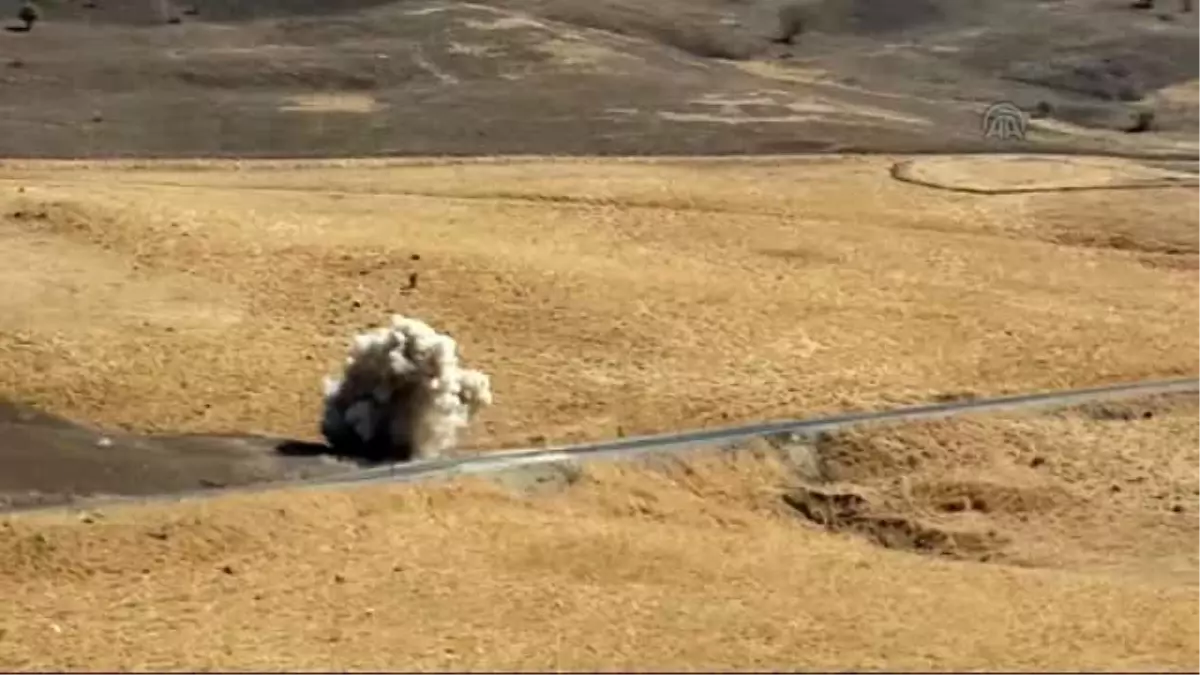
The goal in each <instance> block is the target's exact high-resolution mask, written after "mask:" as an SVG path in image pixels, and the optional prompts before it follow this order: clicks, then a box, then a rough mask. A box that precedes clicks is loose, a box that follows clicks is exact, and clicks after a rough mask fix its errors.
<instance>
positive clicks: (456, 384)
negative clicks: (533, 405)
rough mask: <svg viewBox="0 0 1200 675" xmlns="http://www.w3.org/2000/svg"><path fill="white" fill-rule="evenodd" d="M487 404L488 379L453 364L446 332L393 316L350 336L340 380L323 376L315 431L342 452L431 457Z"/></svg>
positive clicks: (455, 349)
mask: <svg viewBox="0 0 1200 675" xmlns="http://www.w3.org/2000/svg"><path fill="white" fill-rule="evenodd" d="M491 403H492V392H491V381H490V380H489V378H488V376H487V375H485V374H484V373H482V372H479V371H477V370H470V369H466V368H462V367H460V365H459V362H458V344H457V343H456V342H455V341H454V339H453V338H451V337H450V336H448V335H443V334H441V333H438V332H437V331H436V330H434V329H433V328H431V327H430V326H429V325H428V324H426V323H425V322H423V321H420V320H418V319H414V318H410V317H404V316H400V315H394V316H393V317H392V325H391V327H387V328H378V329H375V330H372V331H369V332H367V333H363V334H361V335H358V336H356V337H355V338H354V342H353V343H352V345H351V347H350V355H349V357H348V358H347V359H346V366H345V369H344V371H343V373H342V377H341V379H336V378H331V377H327V378H325V416H324V419H323V421H322V423H321V433H322V434H323V435H324V436H325V439H326V440H327V441H328V442H329V444H330V445H331V446H333V448H334V449H335V450H337V451H339V452H342V453H344V454H347V455H354V456H358V457H365V458H369V459H374V460H382V459H396V460H402V461H403V460H409V459H423V458H430V457H437V456H438V455H440V454H441V453H442V452H444V451H446V450H448V449H450V448H452V447H454V444H455V442H456V441H457V440H458V433H459V431H461V430H462V429H464V428H466V426H467V425H468V424H469V423H470V421H471V419H472V418H473V417H474V416H475V414H476V413H477V412H478V411H479V410H480V409H481V408H483V407H485V406H488V405H491Z"/></svg>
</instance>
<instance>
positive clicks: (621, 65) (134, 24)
mask: <svg viewBox="0 0 1200 675" xmlns="http://www.w3.org/2000/svg"><path fill="white" fill-rule="evenodd" d="M10 1H11V0H10ZM789 4H790V5H794V6H795V7H796V8H797V9H796V10H794V12H793V14H795V15H796V16H797V26H798V28H800V32H799V33H798V34H797V35H796V36H795V38H794V40H793V43H792V44H790V45H785V44H779V43H778V42H776V41H775V40H776V38H778V37H779V36H780V35H781V33H780V25H781V24H780V19H779V12H780V9H781V8H782V7H783V6H784V5H789ZM15 10H16V6H15V5H14V6H13V7H12V11H13V16H15V13H16V11H15ZM42 14H43V20H42V21H41V22H40V23H38V24H36V25H35V27H34V29H33V30H32V31H30V32H28V33H24V32H12V31H9V32H5V33H2V34H0V57H2V58H3V60H4V62H3V63H0V155H4V156H10V157H11V156H31V157H32V156H37V157H96V156H107V157H111V156H114V155H127V156H142V157H145V156H214V155H222V156H239V157H248V156H290V157H295V156H324V155H342V156H363V155H396V154H404V155H444V154H448V155H481V154H530V153H533V154H555V155H561V154H569V155H598V154H621V155H661V154H727V153H739V154H740V153H794V152H811V151H838V150H842V151H850V150H857V151H881V150H882V151H908V152H912V151H943V152H944V151H951V150H986V149H989V148H993V149H994V144H989V143H988V142H986V141H985V140H984V139H983V138H982V137H981V133H980V130H981V123H980V116H981V114H982V112H983V110H984V109H985V108H986V107H987V106H988V105H990V104H992V103H994V102H996V101H1001V100H1009V101H1012V102H1014V103H1016V104H1017V105H1019V106H1021V107H1022V108H1024V109H1026V110H1027V111H1029V113H1030V114H1033V115H1035V116H1037V117H1039V119H1037V120H1035V121H1034V124H1035V127H1036V129H1035V130H1034V131H1033V132H1032V133H1031V134H1030V136H1029V140H1028V142H1027V143H1025V144H1023V145H1024V146H1026V147H1025V149H1027V150H1031V151H1044V150H1078V149H1083V148H1086V149H1091V150H1106V151H1125V152H1130V151H1137V152H1143V153H1144V152H1148V151H1152V150H1153V151H1157V152H1168V153H1172V152H1173V153H1179V152H1181V151H1184V152H1190V150H1191V149H1192V148H1191V146H1192V145H1194V142H1195V128H1196V124H1197V113H1196V85H1195V83H1194V81H1195V79H1196V77H1197V62H1196V58H1195V56H1196V49H1197V24H1196V19H1195V17H1196V15H1195V14H1185V13H1181V12H1180V11H1179V8H1178V6H1177V5H1176V3H1171V4H1169V5H1168V4H1165V3H1163V2H1162V0H1160V6H1159V8H1157V9H1154V10H1148V11H1147V10H1135V9H1132V8H1130V6H1129V5H1128V3H1126V2H1123V1H1118V0H1015V1H1012V2H986V1H984V0H971V1H968V2H962V1H957V0H812V1H810V2H803V3H801V2H796V1H795V0H791V1H790V2H772V1H767V0H687V1H684V0H664V1H661V2H655V3H649V4H648V3H645V2H640V1H639V0H600V1H588V2H582V1H579V0H554V1H550V0H483V1H482V2H474V3H467V2H441V1H430V0H393V1H391V2H384V1H382V0H333V1H329V2H315V1H313V0H262V1H260V2H253V3H248V2H234V1H232V0H195V2H194V4H188V3H186V1H185V0H46V2H45V5H44V7H43V12H42ZM172 18H175V19H179V20H180V23H176V24H172V23H168V21H170V20H171V19H172ZM14 23H15V19H14ZM1140 111H1151V112H1152V113H1153V115H1154V117H1153V123H1152V126H1151V130H1152V133H1150V134H1133V135H1134V136H1138V137H1139V138H1137V140H1136V142H1135V145H1131V142H1130V139H1129V138H1127V136H1128V135H1129V134H1126V133H1125V130H1127V129H1130V128H1133V127H1134V126H1135V123H1136V121H1137V117H1138V114H1139V112H1140ZM1181 142H1182V143H1183V144H1184V145H1185V146H1187V147H1184V148H1182V150H1181V148H1180V147H1179V143H1181Z"/></svg>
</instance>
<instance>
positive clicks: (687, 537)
mask: <svg viewBox="0 0 1200 675" xmlns="http://www.w3.org/2000/svg"><path fill="white" fill-rule="evenodd" d="M1148 414H1149V415H1148ZM1196 415H1197V408H1196V401H1195V399H1194V397H1184V398H1180V399H1173V400H1166V401H1158V402H1154V401H1149V402H1139V403H1136V404H1125V405H1123V406H1111V405H1110V406H1101V407H1097V406H1091V407H1087V408H1083V409H1079V410H1074V411H1069V412H1065V413H1055V414H1042V415H1020V416H1016V415H1013V416H1006V417H978V418H965V419H961V420H956V421H943V422H933V423H923V424H917V425H910V426H905V427H898V428H894V429H889V428H880V429H874V430H863V431H858V432H854V433H852V434H849V435H845V436H840V437H836V438H833V439H828V440H827V441H825V442H822V443H821V444H818V448H817V450H818V452H819V453H820V455H821V456H822V459H823V463H824V476H823V478H821V479H820V480H818V481H816V482H812V481H810V482H807V483H803V484H802V483H800V482H799V479H798V476H797V473H796V472H795V470H794V467H792V466H790V465H789V464H788V463H786V462H784V461H783V460H782V459H781V456H780V455H777V454H771V453H770V452H768V451H767V450H766V449H765V447H759V448H757V449H756V448H750V449H747V450H746V451H744V452H742V453H736V454H733V455H728V456H724V457H722V456H713V455H707V456H704V455H702V456H700V457H695V458H692V459H689V460H688V461H686V462H680V461H657V462H654V463H649V464H647V463H639V464H605V463H595V464H591V465H588V466H587V467H585V468H583V469H582V470H580V471H578V472H575V473H570V472H568V474H567V475H569V481H567V483H569V484H561V482H560V488H561V489H557V490H554V489H551V490H545V491H530V490H528V489H524V488H528V487H529V485H528V484H523V483H522V482H521V481H519V480H516V477H514V479H513V480H511V481H510V480H505V481H502V482H499V483H483V482H477V483H469V482H459V483H454V484H448V485H436V486H426V487H395V486H393V487H368V488H365V489H364V488H359V489H355V490H340V491H325V490H322V491H307V492H282V493H271V494H259V495H254V496H238V497H230V498H224V499H220V500H212V501H202V502H183V503H181V504H177V505H172V506H142V507H112V508H106V509H104V510H103V511H102V512H99V513H95V512H93V513H89V514H86V515H82V516H81V515H79V514H65V513H63V514H43V515H27V516H20V517H13V516H8V517H6V518H4V519H2V520H0V594H2V595H3V597H4V598H5V601H6V603H7V604H6V612H5V613H4V614H3V615H2V616H0V669H5V670H17V669H21V670H29V669H37V670H58V669H64V670H90V671H97V670H120V671H125V670H158V671H163V670H180V671H181V670H192V671H193V672H194V671H196V670H199V671H202V672H203V671H209V670H226V671H228V670H242V671H244V670H253V671H274V672H280V671H298V670H306V671H318V670H320V671H328V670H374V671H386V670H391V671H396V670H402V671H409V670H420V671H427V670H464V669H465V670H471V671H497V670H504V671H522V672H533V671H542V672H545V671H550V670H568V671H570V670H573V671H589V670H596V669H599V670H602V671H617V670H623V671H629V670H633V671H642V672H646V671H667V670H672V671H674V670H682V671H701V670H713V669H715V670H741V671H745V670H757V671H768V670H784V671H789V670H797V669H799V670H818V669H820V670H842V669H846V670H858V669H887V670H893V671H896V670H936V671H955V670H959V671H961V670H987V671H1040V672H1046V671H1077V670H1081V671H1093V672H1095V671H1107V672H1122V671H1123V672H1131V671H1158V672H1165V671H1173V672H1186V671H1189V670H1190V671H1195V669H1196V668H1197V667H1198V666H1200V663H1198V661H1197V649H1198V647H1200V644H1198V642H1197V633H1196V624H1197V618H1198V611H1200V606H1198V602H1197V583H1196V569H1197V565H1198V564H1200V562H1198V560H1197V547H1198V543H1200V542H1198V540H1197V520H1196V517H1197V506H1198V504H1197V496H1196V494H1197V487H1198V486H1200V483H1198V476H1197V468H1196V467H1197V447H1198V443H1200V436H1198V428H1197V424H1196ZM913 459H916V460H919V461H916V462H914V461H912V460H913ZM804 486H807V487H804ZM798 493H802V494H800V495H799V496H800V497H801V498H807V499H810V500H811V499H812V498H813V497H814V495H821V494H824V495H835V494H858V495H862V496H863V497H864V498H865V500H864V503H862V504H859V506H858V507H856V509H857V510H855V509H851V510H844V511H841V512H840V513H839V514H838V517H839V519H838V520H836V521H830V528H829V529H830V530H833V531H828V530H826V529H823V528H822V527H820V526H818V525H816V524H814V523H813V522H811V521H810V520H807V519H804V518H801V517H799V516H798V515H797V512H796V511H793V510H791V509H790V508H788V507H787V506H786V503H785V501H784V498H785V497H786V496H789V495H790V496H793V497H796V496H797V495H798ZM956 499H961V500H962V501H963V502H964V504H965V506H964V507H963V508H962V509H957V508H953V507H952V506H951V504H952V503H953V502H954V501H955V500H956ZM791 501H793V502H795V499H792V500H791ZM863 504H865V506H864V505H863ZM851 511H854V512H851ZM842 526H845V527H842ZM914 532H915V533H917V534H916V535H915V536H912V535H913V533H914ZM905 533H908V534H909V535H910V536H909V537H907V538H906V537H905ZM864 535H865V536H864ZM880 544H882V546H881V545H880Z"/></svg>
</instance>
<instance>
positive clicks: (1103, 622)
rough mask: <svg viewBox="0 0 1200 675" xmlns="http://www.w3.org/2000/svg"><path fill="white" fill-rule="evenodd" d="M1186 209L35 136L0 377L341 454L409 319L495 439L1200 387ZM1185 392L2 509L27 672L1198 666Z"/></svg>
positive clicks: (954, 180)
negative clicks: (75, 509)
mask: <svg viewBox="0 0 1200 675" xmlns="http://www.w3.org/2000/svg"><path fill="white" fill-rule="evenodd" d="M898 161H911V162H912V164H911V165H909V171H910V172H911V173H912V175H915V176H920V177H921V178H922V180H925V181H928V182H931V183H935V184H937V185H941V186H942V188H938V187H927V186H921V185H915V184H911V183H905V182H901V181H899V180H896V179H895V178H893V177H892V175H891V170H892V167H893V165H894V164H895V163H896V162H898ZM1031 176H1035V177H1036V180H1032V179H1031V178H1030V177H1031ZM1164 178H1170V179H1172V180H1175V181H1177V182H1178V181H1184V182H1183V183H1181V184H1183V185H1185V186H1186V185H1187V182H1186V181H1187V180H1190V181H1192V184H1191V187H1178V186H1176V187H1161V188H1151V189H1130V190H1094V191H1075V192H1053V191H1048V192H1027V193H1020V194H988V195H983V194H969V193H962V192H955V191H954V189H955V188H960V189H973V190H984V191H987V190H1000V189H1013V188H1019V189H1028V188H1030V187H1034V188H1036V187H1038V186H1042V187H1045V186H1047V185H1049V186H1058V187H1076V188H1077V187H1081V186H1083V187H1086V186H1087V185H1104V186H1107V187H1113V186H1121V185H1126V184H1129V183H1144V182H1145V181H1147V180H1156V181H1157V180H1160V179H1164ZM1185 179H1186V180H1185ZM943 188H944V189H943ZM1197 207H1198V198H1197V192H1196V189H1195V187H1194V177H1191V178H1188V177H1187V176H1185V175H1182V176H1181V175H1180V174H1174V173H1171V172H1167V171H1165V170H1163V169H1151V168H1148V167H1147V166H1145V165H1142V164H1137V163H1134V162H1129V161H1117V160H1099V159H1088V158H1072V159H1061V158H1054V157H1043V158H1039V159H1036V160H1033V159H1029V158H1021V157H1008V156H993V157H938V158H921V157H915V158H914V157H894V158H887V157H833V156H827V157H813V158H803V159H797V158H790V159H787V158H758V159H751V160H715V159H713V160H707V159H689V160H682V159H679V160H671V159H664V160H656V161H621V160H614V161H601V160H563V159H549V158H547V159H529V160H520V161H515V160H493V161H479V162H450V161H446V162H439V161H410V162H385V161H375V162H370V161H361V162H352V161H345V162H339V161H326V162H312V163H303V162H276V163H260V162H246V163H234V162H229V163H222V162H176V163H158V164H156V163H136V162H126V163H119V162H97V163H61V164H56V163H46V162H5V163H4V164H3V165H0V250H2V251H4V252H5V256H6V264H5V265H2V266H0V287H2V288H3V289H4V290H5V292H4V293H3V294H2V295H0V398H7V399H11V400H14V401H18V402H21V403H27V404H31V405H33V406H35V407H36V408H38V409H41V410H43V411H45V412H47V413H53V414H58V415H62V416H65V417H67V418H69V419H72V420H79V421H83V422H88V423H91V424H95V425H100V426H108V427H114V428H116V427H120V428H123V429H126V430H130V431H135V432H170V433H178V432H212V433H220V432H228V433H238V434H245V433H255V432H259V433H264V434H272V435H275V436H292V437H297V438H313V437H315V436H316V434H317V421H318V415H319V411H320V377H321V376H322V375H324V374H326V373H330V372H333V370H334V369H335V368H336V367H337V366H338V365H339V364H340V359H341V357H342V354H343V350H344V349H345V346H346V341H347V339H348V338H349V336H350V335H352V334H353V333H354V332H357V331H358V330H360V329H362V328H366V327H368V326H371V325H376V324H378V323H379V322H381V321H383V320H385V319H386V317H387V315H388V314H389V313H392V312H399V313H404V314H409V315H414V316H417V317H420V318H422V319H424V320H427V321H429V322H430V323H431V324H433V325H434V326H436V327H438V328H439V329H443V330H447V331H449V332H450V333H451V334H452V335H453V336H454V337H455V338H456V339H457V340H458V341H459V343H460V345H461V348H462V350H463V352H464V355H465V359H466V361H467V363H468V364H469V365H471V366H472V367H477V368H480V369H482V370H484V371H486V372H488V373H490V374H491V375H492V378H493V390H494V392H495V395H496V404H495V406H494V407H493V408H491V409H489V410H487V411H486V412H485V414H484V415H483V416H482V417H481V418H480V419H479V420H478V423H477V424H476V425H475V427H474V428H473V430H472V433H471V434H470V435H469V437H468V438H467V440H466V445H467V446H468V447H469V448H475V449H480V450H486V449H489V448H496V447H504V446H513V445H520V444H536V443H541V442H563V441H571V440H582V439H595V438H608V437H613V436H617V435H619V434H634V433H641V432H651V431H666V430H674V429H679V428H685V427H695V426H705V425H715V424H727V423H732V422H735V421H743V420H761V419H769V418H781V417H797V416H807V415H813V414H817V413H821V412H834V411H838V410H843V409H850V408H853V409H861V408H866V407H876V406H885V405H896V404H901V403H915V402H927V401H931V400H935V399H944V398H947V397H961V396H969V395H988V394H999V393H1006V392H1017V391H1030V390H1040V389H1050V388H1058V387H1073V386H1086V385H1095V384H1102V383H1110V382H1117V381H1126V380H1136V379H1141V378H1153V377H1170V376H1195V375H1196V372H1197V365H1198V363H1197V354H1198V348H1200V339H1198V330H1200V322H1198V319H1197V314H1196V311H1195V308H1196V306H1197V303H1198V301H1200V297H1198V284H1197V276H1196V272H1197V260H1198V253H1200V250H1198V234H1197V231H1198V225H1200V223H1198V222H1197ZM414 275H415V276H414ZM413 279H415V280H416V284H415V287H411V286H412V284H411V281H412V280H413ZM3 412H4V411H3V410H0V413H3ZM1197 414H1198V410H1197V407H1196V400H1195V397H1176V398H1172V399H1167V400H1158V401H1146V402H1138V403H1131V404H1125V405H1123V406H1090V407H1087V408H1082V409H1078V410H1074V411H1070V412H1063V413H1055V414H1039V415H1028V414H1027V415H1021V416H1009V417H987V418H973V419H963V420H957V421H946V422H936V423H928V424H919V425H911V426H906V427H899V428H895V429H877V430H865V431H861V432H855V433H852V434H846V435H840V436H837V437H834V438H828V439H824V440H821V441H819V442H817V443H816V444H815V446H814V448H813V449H811V452H812V453H815V455H814V456H816V457H817V458H819V461H818V462H817V466H818V468H819V470H817V471H816V472H815V473H813V472H812V471H808V472H800V471H798V469H797V467H796V466H792V465H791V464H790V463H789V462H787V461H784V459H782V457H785V456H790V455H781V454H779V453H778V452H776V451H775V450H770V449H768V448H767V446H765V445H764V446H760V447H757V448H751V449H750V450H749V451H747V452H745V453H742V454H737V455H733V456H727V457H713V456H700V457H696V458H691V459H689V460H688V461H686V462H675V461H655V462H649V461H648V462H640V463H637V464H629V465H600V464H596V465H589V466H587V467H585V468H583V469H581V470H579V471H577V472H568V473H567V474H563V476H560V477H559V479H556V480H551V481H549V482H548V483H547V485H549V486H551V488H550V489H538V490H534V489H532V488H533V483H535V482H536V481H531V480H530V479H529V477H528V476H525V477H521V476H516V477H509V478H505V479H503V480H500V481H498V482H492V483H484V482H476V483H470V482H459V483H454V484H449V485H440V486H424V487H407V488H402V487H382V486H376V487H367V488H363V489H358V490H323V491H291V492H273V493H264V494H258V495H253V496H250V495H243V496H233V497H224V498H220V499H214V500H211V501H203V502H183V503H179V504H174V505H164V504H160V505H151V506H140V507H135V506H122V507H115V506H114V507H105V508H104V509H103V510H102V512H100V513H90V514H86V515H80V514H78V513H75V514H71V513H67V512H59V513H42V514H26V515H8V516H3V517H2V518H0V597H4V598H5V600H6V602H7V603H8V605H7V607H8V608H9V609H8V611H7V612H6V613H5V614H4V615H3V616H0V669H22V670H29V669H39V670H45V669H58V668H61V669H71V670H85V669H86V670H92V671H95V670H102V669H113V670H116V669H121V670H127V669H158V670H163V669H169V670H188V669H201V670H231V669H238V670H275V671H280V670H322V669H324V670H329V669H334V670H342V669H345V670H434V669H473V670H548V669H560V670H580V669H598V668H599V669H605V670H616V669H637V670H666V669H680V670H704V669H721V670H749V669H756V670H770V669H789V670H791V669H797V668H799V669H864V668H873V669H892V670H900V669H910V670H911V669H938V670H949V669H988V670H1002V669H1004V670H1013V669H1020V670H1043V671H1046V670H1065V669H1071V670H1077V669H1097V670H1163V669H1169V670H1195V669H1196V668H1197V667H1200V663H1198V661H1197V649H1198V647H1200V644H1198V642H1197V637H1196V635H1197V633H1196V625H1197V620H1198V612H1200V605H1198V602H1197V590H1198V586H1197V582H1196V571H1197V568H1198V566H1200V561H1198V559H1197V546H1198V545H1200V541H1198V539H1197V513H1198V512H1200V501H1198V497H1197V490H1198V488H1200V477H1198V476H1197V460H1198V458H1197V447H1198V443H1200V435H1198V434H1200V425H1197ZM2 422H5V419H4V416H3V414H0V423H2ZM81 433H82V432H81ZM83 435H85V436H86V434H83ZM0 450H4V448H3V446H0ZM85 450H86V448H84V449H79V448H76V449H75V451H74V452H76V456H78V453H79V452H84V451H85ZM104 451H107V452H111V453H116V452H117V451H118V448H116V447H112V448H107V449H104V450H102V449H100V448H97V450H96V452H104ZM6 452H7V451H6ZM122 452H124V451H122ZM14 456H18V457H23V458H25V459H21V460H19V461H16V462H15V463H14V465H13V466H12V467H11V468H10V473H11V472H16V471H28V472H32V471H34V470H35V469H34V468H30V467H35V468H36V470H37V471H39V472H48V471H58V470H60V469H61V470H62V471H64V472H67V471H71V470H76V471H77V470H79V469H78V468H77V466H78V465H77V464H75V465H71V461H75V460H70V461H69V460H68V459H66V458H65V457H66V456H64V458H63V459H61V460H55V459H54V458H53V457H50V458H42V459H37V458H31V456H30V454H29V453H27V452H26V453H25V454H24V455H22V454H19V453H18V454H16V455H14ZM35 460H36V461H35ZM116 460H117V458H116V456H115V454H114V457H113V461H114V466H118V464H117V463H116ZM169 460H170V457H169V456H166V457H165V458H164V456H162V455H158V456H156V457H155V459H153V460H151V459H149V456H148V455H147V458H146V459H145V460H143V459H142V456H140V455H138V456H134V455H130V456H129V457H124V458H123V459H122V461H132V462H133V463H134V464H139V463H142V462H143V461H145V462H151V461H169ZM56 461H58V462H59V464H61V465H62V466H61V467H58V468H56V467H57V465H56V464H55V462H56ZM22 462H25V463H24V464H22ZM39 462H40V463H39ZM68 465H71V466H75V467H76V468H74V469H72V468H70V467H69V466H68ZM127 465H128V464H122V465H119V466H127ZM22 467H24V468H22ZM120 470H123V469H118V471H120ZM13 475H15V474H13ZM142 475H143V474H139V476H142ZM145 476H149V473H147V474H145ZM11 477H12V476H9V478H11ZM130 480H133V479H132V478H131V479H130ZM137 480H147V481H148V480H152V479H151V478H150V477H142V478H138V479H137ZM554 486H557V488H555V487H554Z"/></svg>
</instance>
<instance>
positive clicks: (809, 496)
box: [783, 488, 1004, 561]
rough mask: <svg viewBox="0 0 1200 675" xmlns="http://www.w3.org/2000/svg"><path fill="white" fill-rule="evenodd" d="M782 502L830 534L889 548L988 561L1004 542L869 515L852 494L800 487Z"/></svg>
mask: <svg viewBox="0 0 1200 675" xmlns="http://www.w3.org/2000/svg"><path fill="white" fill-rule="evenodd" d="M783 501H784V503H785V504H787V505H788V506H790V507H792V508H793V509H795V510H796V512H797V513H799V514H800V515H801V516H803V517H804V518H807V519H808V520H810V521H812V522H814V523H816V524H818V525H821V526H822V527H825V528H826V529H828V530H829V531H830V532H849V533H853V534H856V535H859V536H862V537H866V538H867V539H869V540H870V541H872V542H874V543H875V544H877V545H879V546H882V547H884V548H889V549H900V550H906V551H913V552H916V553H923V554H927V555H940V556H947V557H952V558H960V559H965V560H978V561H987V560H989V559H990V558H991V553H992V551H994V550H996V549H997V548H999V547H1001V546H1003V544H1004V540H1003V539H1002V538H1001V537H1000V536H999V535H997V534H996V533H995V532H992V531H989V532H973V531H954V530H949V529H946V528H942V527H937V526H931V525H927V524H924V523H921V522H919V521H918V520H915V519H913V518H910V517H906V516H902V515H883V514H878V513H872V508H871V504H870V501H869V500H868V499H866V498H864V497H862V496H860V495H858V494H855V493H853V492H830V491H827V490H822V489H819V488H799V489H796V490H793V491H792V492H789V493H787V494H785V495H784V496H783Z"/></svg>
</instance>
